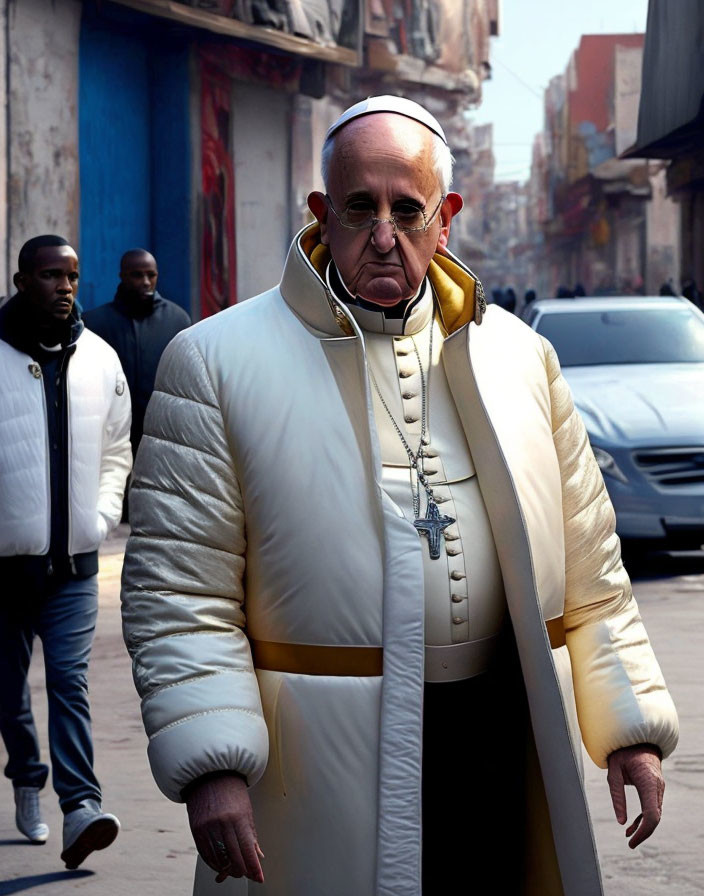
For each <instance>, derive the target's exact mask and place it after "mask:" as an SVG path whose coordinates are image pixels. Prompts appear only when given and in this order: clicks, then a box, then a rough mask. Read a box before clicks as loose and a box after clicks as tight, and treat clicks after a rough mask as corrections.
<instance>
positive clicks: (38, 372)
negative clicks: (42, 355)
mask: <svg viewBox="0 0 704 896" xmlns="http://www.w3.org/2000/svg"><path fill="white" fill-rule="evenodd" d="M27 370H28V371H29V372H30V373H31V374H32V376H33V377H34V379H35V380H40V379H41V378H42V369H41V367H40V366H39V365H38V364H37V362H36V361H33V362H32V363H31V364H28V365H27Z"/></svg>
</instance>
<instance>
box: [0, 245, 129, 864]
mask: <svg viewBox="0 0 704 896" xmlns="http://www.w3.org/2000/svg"><path fill="white" fill-rule="evenodd" d="M14 282H15V286H16V287H17V294H16V295H15V296H13V297H12V298H11V299H10V300H9V301H8V302H7V303H6V304H5V305H4V307H3V308H2V309H0V376H1V377H2V382H3V388H2V390H1V391H0V580H1V581H2V583H3V591H4V594H3V599H2V601H0V733H1V734H2V738H3V741H4V742H5V747H6V748H7V753H8V762H7V765H6V767H5V774H6V775H7V777H8V778H10V779H11V780H12V783H13V787H14V792H15V803H16V807H17V810H16V822H17V827H18V828H19V830H20V831H21V832H22V833H23V834H24V835H25V836H26V837H27V838H28V839H29V840H31V841H32V842H34V843H43V842H45V841H46V839H47V837H48V834H49V829H48V827H47V826H46V824H44V823H43V821H42V818H41V814H40V810H39V791H40V790H41V788H42V787H43V786H44V784H45V782H46V779H47V776H48V771H49V770H48V768H47V766H46V765H44V764H42V763H41V762H40V758H39V743H38V740H37V733H36V729H35V726H34V720H33V718H32V711H31V707H30V697H29V688H28V685H27V672H28V669H29V663H30V659H31V655H32V643H33V640H34V636H35V635H39V637H40V638H41V640H42V645H43V648H44V663H45V667H46V682H47V692H48V698H49V748H50V753H51V761H52V766H53V782H54V788H55V790H56V792H57V793H58V795H59V801H60V804H61V809H62V811H63V813H64V830H63V852H62V855H61V857H62V859H63V861H64V862H65V863H66V866H67V867H68V868H76V867H78V865H79V864H80V863H81V862H82V861H83V860H84V859H85V858H86V856H87V855H88V854H89V853H90V852H92V851H93V850H94V849H102V848H104V847H106V846H108V845H109V844H110V843H112V841H113V840H114V839H115V837H116V836H117V832H118V830H119V822H118V820H117V819H116V818H115V816H113V815H109V814H106V813H103V812H102V810H101V808H100V802H101V792H100V785H99V784H98V781H97V779H96V777H95V773H94V771H93V745H92V739H91V729H90V709H89V705H88V691H87V683H86V673H87V668H88V658H89V655H90V649H91V644H92V641H93V633H94V631H95V622H96V617H97V612H98V580H97V572H98V547H99V545H100V543H101V542H102V541H103V539H104V538H105V536H106V535H107V534H108V532H109V531H110V530H111V529H112V528H113V527H114V526H115V525H116V524H117V523H118V522H119V520H120V514H121V511H122V496H123V492H124V489H125V482H126V480H127V475H128V473H129V471H130V468H131V461H132V453H131V449H130V441H129V434H130V418H131V414H130V397H129V390H128V388H127V385H126V383H125V378H124V375H123V372H122V368H121V366H120V362H119V360H118V357H117V355H116V354H115V352H114V351H113V349H112V348H110V346H109V345H108V344H107V343H106V342H104V341H103V340H102V339H100V337H98V336H96V335H95V334H94V333H91V332H89V331H86V330H84V327H83V323H82V321H81V319H80V313H79V311H78V309H77V307H76V305H75V296H76V292H77V290H78V258H77V256H76V253H75V252H74V251H73V249H72V248H71V247H70V246H69V245H68V243H67V242H66V240H64V239H63V238H62V237H57V236H51V235H47V236H40V237H35V238H34V239H32V240H29V241H28V242H27V243H25V245H24V246H23V247H22V250H21V251H20V255H19V271H18V273H17V274H15V278H14Z"/></svg>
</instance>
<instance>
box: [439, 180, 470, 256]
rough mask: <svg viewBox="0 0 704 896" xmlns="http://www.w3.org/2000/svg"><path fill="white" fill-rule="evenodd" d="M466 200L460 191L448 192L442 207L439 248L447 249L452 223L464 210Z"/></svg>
mask: <svg viewBox="0 0 704 896" xmlns="http://www.w3.org/2000/svg"><path fill="white" fill-rule="evenodd" d="M463 205H464V200H463V199H462V197H461V196H460V194H459V193H448V194H447V196H446V197H445V199H444V201H443V203H442V206H441V208H440V221H441V227H440V235H439V236H438V249H447V241H448V240H449V238H450V223H451V222H452V219H453V218H454V217H455V215H457V214H459V213H460V212H461V211H462V206H463Z"/></svg>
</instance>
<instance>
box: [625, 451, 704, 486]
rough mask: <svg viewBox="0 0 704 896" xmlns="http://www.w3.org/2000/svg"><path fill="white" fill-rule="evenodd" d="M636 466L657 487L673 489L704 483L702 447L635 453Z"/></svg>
mask: <svg viewBox="0 0 704 896" xmlns="http://www.w3.org/2000/svg"><path fill="white" fill-rule="evenodd" d="M633 459H634V460H635V463H636V466H637V467H638V468H639V470H640V471H641V472H642V473H643V474H644V475H645V476H646V477H647V478H648V479H650V480H652V481H653V482H656V483H657V484H658V485H662V486H665V487H668V486H670V487H674V486H680V485H695V484H702V483H704V445H701V446H698V447H694V448H652V449H647V450H641V451H636V452H635V453H634V455H633Z"/></svg>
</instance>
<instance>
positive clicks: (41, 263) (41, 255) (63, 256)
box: [34, 246, 78, 270]
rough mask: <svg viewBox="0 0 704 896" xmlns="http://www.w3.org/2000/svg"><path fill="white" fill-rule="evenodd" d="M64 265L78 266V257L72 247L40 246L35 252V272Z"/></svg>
mask: <svg viewBox="0 0 704 896" xmlns="http://www.w3.org/2000/svg"><path fill="white" fill-rule="evenodd" d="M63 263H69V264H78V256H77V255H76V252H75V250H74V249H72V248H71V246H40V247H39V248H38V249H37V250H36V251H35V254H34V268H35V270H36V269H38V268H47V267H53V266H55V265H57V264H63Z"/></svg>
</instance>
